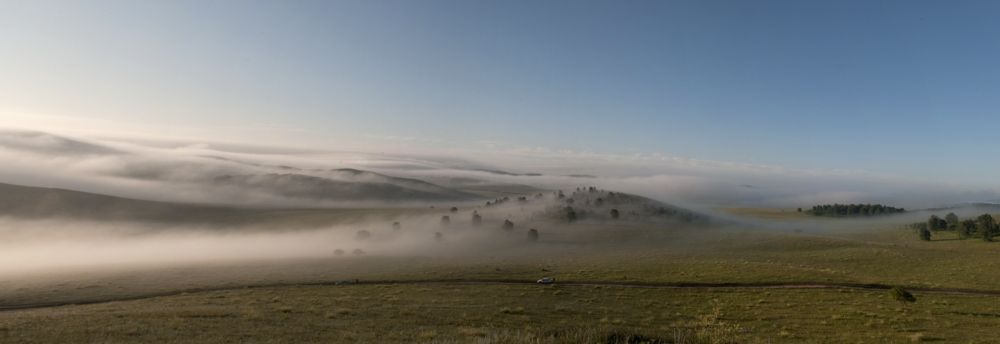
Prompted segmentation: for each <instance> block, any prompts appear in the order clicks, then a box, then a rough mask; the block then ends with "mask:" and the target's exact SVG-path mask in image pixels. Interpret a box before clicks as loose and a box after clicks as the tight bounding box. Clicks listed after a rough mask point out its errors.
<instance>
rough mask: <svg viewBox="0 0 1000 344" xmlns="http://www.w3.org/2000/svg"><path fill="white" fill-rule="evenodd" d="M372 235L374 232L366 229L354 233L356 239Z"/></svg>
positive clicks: (363, 238) (366, 238)
mask: <svg viewBox="0 0 1000 344" xmlns="http://www.w3.org/2000/svg"><path fill="white" fill-rule="evenodd" d="M371 237H372V233H371V232H369V231H366V230H364V229H362V230H360V231H358V234H355V235H354V239H355V240H368V238H371Z"/></svg>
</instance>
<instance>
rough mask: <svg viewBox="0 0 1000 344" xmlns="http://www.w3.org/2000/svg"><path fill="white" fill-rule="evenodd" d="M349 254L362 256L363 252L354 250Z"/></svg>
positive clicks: (357, 249) (358, 249)
mask: <svg viewBox="0 0 1000 344" xmlns="http://www.w3.org/2000/svg"><path fill="white" fill-rule="evenodd" d="M351 254H353V255H355V256H363V255H364V254H365V251H362V250H361V249H360V248H356V249H354V251H351Z"/></svg>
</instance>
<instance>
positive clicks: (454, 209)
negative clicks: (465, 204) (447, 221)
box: [448, 207, 458, 213]
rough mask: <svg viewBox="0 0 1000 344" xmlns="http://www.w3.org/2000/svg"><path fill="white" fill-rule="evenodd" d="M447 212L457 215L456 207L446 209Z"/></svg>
mask: <svg viewBox="0 0 1000 344" xmlns="http://www.w3.org/2000/svg"><path fill="white" fill-rule="evenodd" d="M448 211H451V212H453V213H457V212H458V207H451V209H448Z"/></svg>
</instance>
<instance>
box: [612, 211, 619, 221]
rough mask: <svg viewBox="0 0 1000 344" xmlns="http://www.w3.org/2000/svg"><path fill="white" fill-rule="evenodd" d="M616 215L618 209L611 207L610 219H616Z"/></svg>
mask: <svg viewBox="0 0 1000 344" xmlns="http://www.w3.org/2000/svg"><path fill="white" fill-rule="evenodd" d="M618 216H619V215H618V209H611V219H612V220H617V219H618Z"/></svg>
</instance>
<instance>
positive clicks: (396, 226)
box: [392, 222, 403, 231]
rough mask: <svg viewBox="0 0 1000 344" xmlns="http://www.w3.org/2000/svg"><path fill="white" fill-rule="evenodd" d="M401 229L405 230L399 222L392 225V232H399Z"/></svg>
mask: <svg viewBox="0 0 1000 344" xmlns="http://www.w3.org/2000/svg"><path fill="white" fill-rule="evenodd" d="M400 228H403V225H400V224H399V222H393V223H392V230H394V231H398V230H399V229H400Z"/></svg>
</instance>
